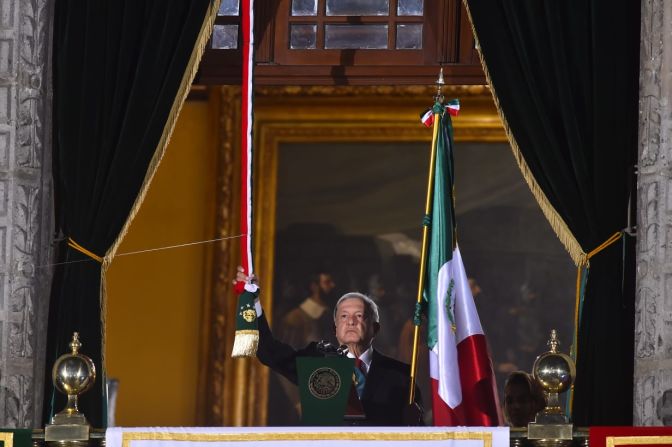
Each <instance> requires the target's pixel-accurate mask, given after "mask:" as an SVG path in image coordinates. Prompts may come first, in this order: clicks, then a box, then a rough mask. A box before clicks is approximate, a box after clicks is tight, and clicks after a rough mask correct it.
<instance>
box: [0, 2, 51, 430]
mask: <svg viewBox="0 0 672 447" xmlns="http://www.w3.org/2000/svg"><path fill="white" fill-rule="evenodd" d="M52 7H53V1H51V0H0V340H1V341H0V375H1V377H0V426H2V427H33V426H39V425H41V423H42V421H41V420H40V419H41V406H42V383H43V377H44V357H45V356H44V336H45V333H46V316H47V310H48V305H47V303H48V296H49V281H50V277H51V271H52V267H50V266H49V264H50V262H51V261H50V259H51V253H50V247H51V239H52V232H53V211H52V186H51V122H50V117H51V87H50V83H51V81H50V77H51V75H50V73H51V68H50V66H51V62H50V56H49V55H50V53H51V50H50V47H51V29H50V28H51V23H52V20H51V17H52V16H53V11H52Z"/></svg>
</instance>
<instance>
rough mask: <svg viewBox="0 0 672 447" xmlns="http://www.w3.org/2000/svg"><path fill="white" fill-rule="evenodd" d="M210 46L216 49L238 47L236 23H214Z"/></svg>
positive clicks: (233, 48)
mask: <svg viewBox="0 0 672 447" xmlns="http://www.w3.org/2000/svg"><path fill="white" fill-rule="evenodd" d="M212 48H215V49H218V50H235V49H236V48H238V25H215V28H214V29H213V30H212Z"/></svg>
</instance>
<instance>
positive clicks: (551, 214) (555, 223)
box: [462, 0, 586, 267]
mask: <svg viewBox="0 0 672 447" xmlns="http://www.w3.org/2000/svg"><path fill="white" fill-rule="evenodd" d="M462 3H463V4H464V7H465V8H466V10H467V15H468V16H469V22H470V23H471V31H472V32H473V34H474V39H475V41H476V49H477V50H478V56H479V58H480V60H481V66H482V67H483V72H484V73H485V78H486V79H487V81H488V85H489V86H490V91H491V92H492V99H493V100H494V102H495V106H496V107H497V112H498V113H499V117H500V118H501V120H502V125H503V126H504V131H505V132H506V137H507V138H508V140H509V144H510V145H511V150H512V151H513V156H514V158H515V159H516V162H517V163H518V168H519V169H520V172H521V173H522V174H523V178H524V179H525V181H526V182H527V185H528V186H529V187H530V190H531V191H532V195H533V196H534V198H535V199H536V201H537V203H538V204H539V207H540V208H541V211H542V212H543V213H544V216H545V217H546V220H548V222H549V223H550V224H551V227H552V228H553V231H555V234H556V236H558V239H560V242H561V243H562V245H564V246H565V250H567V253H569V256H570V257H571V258H572V261H574V264H575V265H576V266H577V267H578V266H580V265H581V262H582V260H583V259H584V258H585V256H586V253H585V252H584V251H583V249H582V248H581V245H580V244H579V242H578V241H577V240H576V238H575V237H574V235H573V234H572V232H571V231H570V230H569V227H567V224H566V223H565V221H564V220H563V219H562V217H560V215H559V214H558V212H557V211H556V210H555V208H553V205H551V202H549V201H548V198H547V197H546V194H544V192H543V191H542V189H541V187H540V186H539V184H538V183H537V181H536V179H535V178H534V175H532V172H531V171H530V168H529V166H528V165H527V163H526V162H525V159H524V158H523V154H522V152H521V151H520V148H519V147H518V143H517V142H516V139H515V138H514V136H513V132H511V128H510V127H509V124H508V122H507V121H506V117H505V116H504V113H503V112H502V108H501V107H500V105H499V99H498V98H497V93H496V92H495V87H494V86H493V85H492V80H491V78H490V72H489V71H488V66H487V64H486V63H485V59H484V58H483V53H482V52H481V45H480V43H479V40H478V35H477V34H476V29H475V28H474V21H473V20H472V18H471V11H470V10H469V4H468V2H467V0H463V1H462Z"/></svg>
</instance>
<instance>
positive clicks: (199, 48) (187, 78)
mask: <svg viewBox="0 0 672 447" xmlns="http://www.w3.org/2000/svg"><path fill="white" fill-rule="evenodd" d="M220 3H221V0H212V1H211V2H210V6H209V8H208V10H207V12H206V15H205V20H204V21H203V24H202V25H201V30H200V31H199V33H198V38H197V39H196V44H195V45H194V49H193V50H192V52H191V57H190V58H189V63H188V64H187V67H186V69H185V71H184V75H183V76H182V82H181V83H180V87H179V89H178V91H177V94H176V95H175V100H174V101H173V106H172V107H171V109H170V114H169V115H168V119H167V120H166V125H165V127H164V128H163V133H162V134H161V139H160V140H159V142H158V144H157V145H156V149H155V151H154V156H153V157H152V160H151V161H150V163H149V166H148V168H147V173H146V174H145V178H144V180H143V182H142V186H141V187H140V191H139V192H138V196H137V197H136V199H135V202H134V203H133V207H132V208H131V211H130V213H129V214H128V217H127V218H126V222H125V223H124V226H123V227H122V229H121V231H120V232H119V234H118V235H117V238H116V239H115V241H114V243H113V244H112V246H111V247H110V248H109V250H107V253H105V257H104V258H103V265H102V268H101V280H100V306H101V309H100V310H101V312H100V315H101V317H100V318H101V331H102V333H101V335H102V340H103V346H102V348H101V349H102V358H101V362H102V371H103V372H104V371H105V332H106V312H107V291H106V287H105V284H106V281H107V269H108V268H109V266H110V264H111V263H112V259H114V255H115V254H116V252H117V250H118V249H119V246H120V245H121V241H122V240H123V239H124V237H125V236H126V234H127V233H128V229H129V227H130V226H131V222H133V219H135V216H136V215H137V214H138V211H139V210H140V206H141V205H142V202H144V200H145V197H146V196H147V191H148V190H149V185H150V184H151V183H152V179H153V178H154V174H156V171H157V169H158V167H159V164H160V163H161V160H162V159H163V156H164V154H165V153H166V147H167V146H168V142H169V141H170V137H171V135H172V134H173V129H175V123H176V122H177V117H178V116H179V114H180V110H181V109H182V105H183V104H184V101H185V100H186V99H187V95H188V94H189V89H190V87H191V83H192V82H193V81H194V77H196V72H197V71H198V64H199V63H200V61H201V57H202V56H203V52H204V51H205V46H206V45H207V43H208V40H209V39H210V35H211V34H212V29H213V27H214V25H215V18H216V17H217V11H218V10H219V5H220ZM104 379H105V378H104V377H103V380H104Z"/></svg>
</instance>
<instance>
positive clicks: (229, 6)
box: [217, 0, 239, 16]
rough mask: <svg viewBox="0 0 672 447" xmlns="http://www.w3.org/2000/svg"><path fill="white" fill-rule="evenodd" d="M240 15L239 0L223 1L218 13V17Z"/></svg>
mask: <svg viewBox="0 0 672 447" xmlns="http://www.w3.org/2000/svg"><path fill="white" fill-rule="evenodd" d="M238 14H239V11H238V0H222V3H221V5H220V6H219V11H217V15H218V16H237V15H238Z"/></svg>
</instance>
